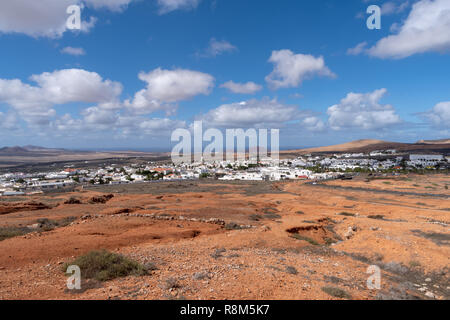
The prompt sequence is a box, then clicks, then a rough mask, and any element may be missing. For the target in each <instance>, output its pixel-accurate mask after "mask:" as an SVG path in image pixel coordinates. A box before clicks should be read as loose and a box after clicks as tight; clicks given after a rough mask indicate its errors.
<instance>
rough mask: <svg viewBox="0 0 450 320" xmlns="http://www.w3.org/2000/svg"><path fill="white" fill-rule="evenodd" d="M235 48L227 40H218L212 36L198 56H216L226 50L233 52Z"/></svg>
mask: <svg viewBox="0 0 450 320" xmlns="http://www.w3.org/2000/svg"><path fill="white" fill-rule="evenodd" d="M236 50H237V48H236V47H235V46H234V45H232V44H231V43H229V42H228V41H225V40H221V41H218V40H216V39H215V38H212V39H211V40H210V41H209V46H208V48H206V49H205V51H204V52H203V53H200V54H198V56H200V57H204V58H211V57H213V58H214V57H217V56H219V55H221V54H224V53H227V52H233V51H236Z"/></svg>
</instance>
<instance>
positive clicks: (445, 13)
mask: <svg viewBox="0 0 450 320" xmlns="http://www.w3.org/2000/svg"><path fill="white" fill-rule="evenodd" d="M394 29H395V30H398V32H397V33H396V34H392V35H390V36H387V37H385V38H382V39H381V40H379V41H378V42H377V43H376V44H375V45H374V46H373V47H371V48H370V49H368V51H367V53H368V54H369V55H371V56H374V57H378V58H392V59H401V58H406V57H409V56H412V55H414V54H418V53H425V52H444V51H447V50H449V49H450V1H448V0H420V1H418V2H416V3H415V4H414V5H413V6H412V9H411V12H410V13H409V16H408V18H407V19H406V20H405V22H404V23H403V24H402V25H396V27H395V28H394Z"/></svg>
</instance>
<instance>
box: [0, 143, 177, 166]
mask: <svg viewBox="0 0 450 320" xmlns="http://www.w3.org/2000/svg"><path fill="white" fill-rule="evenodd" d="M169 156H170V154H168V153H162V152H138V151H76V150H66V149H51V148H44V147H39V146H32V145H28V146H23V147H19V146H14V147H3V148H0V168H10V167H17V166H21V165H29V164H37V163H53V162H68V161H91V160H92V161H94V160H100V159H128V158H144V157H145V158H148V159H149V160H152V161H153V160H156V161H159V160H168V159H170V158H169Z"/></svg>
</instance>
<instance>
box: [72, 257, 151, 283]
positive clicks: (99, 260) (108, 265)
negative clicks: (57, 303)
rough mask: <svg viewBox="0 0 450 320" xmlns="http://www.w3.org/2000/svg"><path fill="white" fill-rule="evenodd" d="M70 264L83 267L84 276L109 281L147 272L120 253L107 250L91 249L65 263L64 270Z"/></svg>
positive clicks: (82, 273)
mask: <svg viewBox="0 0 450 320" xmlns="http://www.w3.org/2000/svg"><path fill="white" fill-rule="evenodd" d="M70 265H76V266H78V267H80V269H81V275H82V277H84V278H88V279H96V280H98V281H107V280H111V279H115V278H119V277H126V276H129V275H135V276H142V275H146V274H147V269H146V268H145V267H144V266H143V265H141V264H139V263H138V262H135V261H133V260H130V259H128V258H126V257H124V256H122V255H120V254H116V253H112V252H108V251H106V250H100V251H91V252H89V253H87V254H86V255H84V256H81V257H78V258H77V259H75V260H74V261H73V262H71V263H68V264H66V265H64V272H65V271H66V270H67V267H68V266H70Z"/></svg>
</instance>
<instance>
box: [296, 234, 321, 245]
mask: <svg viewBox="0 0 450 320" xmlns="http://www.w3.org/2000/svg"><path fill="white" fill-rule="evenodd" d="M291 237H292V238H294V239H297V240H303V241H307V242H309V243H310V244H312V245H314V246H318V245H319V243H318V242H317V241H316V240H314V239H311V238H308V237H305V236H302V235H299V234H298V233H294V234H293V235H291Z"/></svg>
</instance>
